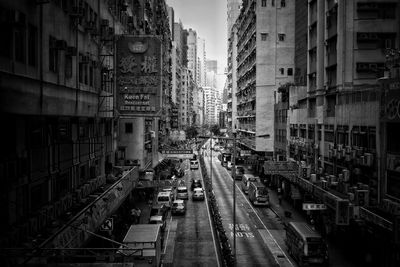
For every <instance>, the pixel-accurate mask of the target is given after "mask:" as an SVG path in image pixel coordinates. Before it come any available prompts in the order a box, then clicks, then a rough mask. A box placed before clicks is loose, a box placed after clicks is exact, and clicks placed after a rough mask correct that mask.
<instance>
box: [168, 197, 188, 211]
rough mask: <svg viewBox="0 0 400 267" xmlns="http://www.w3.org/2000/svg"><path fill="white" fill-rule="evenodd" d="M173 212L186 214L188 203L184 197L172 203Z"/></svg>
mask: <svg viewBox="0 0 400 267" xmlns="http://www.w3.org/2000/svg"><path fill="white" fill-rule="evenodd" d="M171 213H172V214H185V213H186V205H185V202H184V201H183V200H182V199H177V200H175V201H174V203H172V210H171Z"/></svg>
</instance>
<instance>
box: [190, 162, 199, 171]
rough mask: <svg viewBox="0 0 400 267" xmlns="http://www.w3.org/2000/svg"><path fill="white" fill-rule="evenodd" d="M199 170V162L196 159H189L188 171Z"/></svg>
mask: <svg viewBox="0 0 400 267" xmlns="http://www.w3.org/2000/svg"><path fill="white" fill-rule="evenodd" d="M198 168H199V161H198V160H197V159H191V160H190V169H191V170H193V169H196V170H197V169H198Z"/></svg>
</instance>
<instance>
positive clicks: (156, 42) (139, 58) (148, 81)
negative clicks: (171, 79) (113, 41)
mask: <svg viewBox="0 0 400 267" xmlns="http://www.w3.org/2000/svg"><path fill="white" fill-rule="evenodd" d="M116 69H117V90H118V91H117V92H118V96H117V99H118V100H117V103H118V110H119V112H120V113H121V114H123V115H140V116H154V115H156V114H157V113H158V112H159V111H160V109H161V100H162V75H163V71H162V47H161V40H160V39H159V38H158V37H156V36H140V37H139V36H131V35H121V36H120V38H119V40H118V43H117V66H116Z"/></svg>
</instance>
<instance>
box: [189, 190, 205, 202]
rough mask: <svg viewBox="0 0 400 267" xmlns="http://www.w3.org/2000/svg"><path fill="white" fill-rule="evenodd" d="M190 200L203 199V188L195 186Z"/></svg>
mask: <svg viewBox="0 0 400 267" xmlns="http://www.w3.org/2000/svg"><path fill="white" fill-rule="evenodd" d="M192 200H193V201H194V200H204V190H203V188H200V187H197V188H195V189H194V190H193V194H192Z"/></svg>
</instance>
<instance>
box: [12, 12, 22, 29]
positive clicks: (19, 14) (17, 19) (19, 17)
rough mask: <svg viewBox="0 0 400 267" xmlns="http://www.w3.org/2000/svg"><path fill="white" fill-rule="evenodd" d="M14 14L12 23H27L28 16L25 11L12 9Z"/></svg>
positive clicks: (20, 24)
mask: <svg viewBox="0 0 400 267" xmlns="http://www.w3.org/2000/svg"><path fill="white" fill-rule="evenodd" d="M11 14H12V23H13V24H14V25H16V26H21V27H23V26H25V25H26V16H25V14H24V13H22V12H19V11H17V10H13V11H11Z"/></svg>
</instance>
